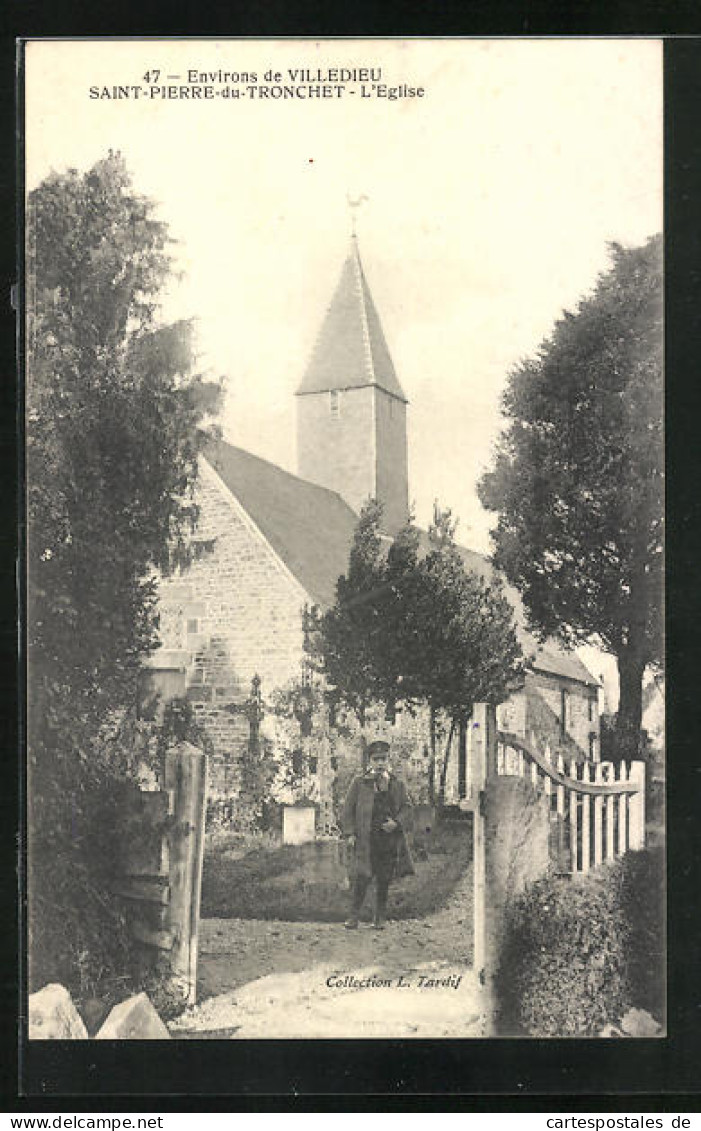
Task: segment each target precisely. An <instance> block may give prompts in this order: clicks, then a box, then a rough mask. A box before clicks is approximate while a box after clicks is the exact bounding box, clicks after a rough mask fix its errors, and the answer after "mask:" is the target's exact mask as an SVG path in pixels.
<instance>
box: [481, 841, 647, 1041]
mask: <svg viewBox="0 0 701 1131" xmlns="http://www.w3.org/2000/svg"><path fill="white" fill-rule="evenodd" d="M663 869H664V863H663V854H662V851H661V850H653V851H648V852H636V853H629V854H628V856H626V857H624V859H623V860H622V861H619V862H617V863H614V864H610V865H606V866H605V867H602V868H599V869H597V870H596V871H594V872H590V873H589V874H588V875H586V876H577V877H574V878H572V879H564V878H562V877H552V876H549V877H545V878H543V879H541V880H538V881H537V882H535V883H534V884H532V885H530V887H529V888H527V890H526V891H525V892H524V893H523V894H522V895H521V896H520V897H519V898H518V899H517V900H516V901H515V902H514V903H513V904H512V906H511V907H510V908H509V909H508V910H507V918H506V932H505V938H504V945H503V948H502V953H501V956H500V962H499V968H498V971H497V975H496V993H497V1003H498V1012H499V1026H500V1030H501V1031H502V1032H503V1033H504V1034H505V1035H529V1036H534V1037H587V1036H596V1035H598V1034H599V1033H600V1032H601V1029H602V1028H603V1026H604V1025H606V1024H607V1023H614V1024H615V1023H616V1022H617V1021H619V1020H620V1018H621V1016H622V1015H623V1013H624V1012H625V1011H626V1009H627V1008H629V1007H630V1006H636V1007H637V1008H642V1009H646V1010H648V1012H650V1013H652V1014H653V1016H655V1018H656V1019H657V1020H658V1021H661V1022H662V1021H663V1018H664V905H663V899H664V896H663V892H664V887H663V881H664V870H663Z"/></svg>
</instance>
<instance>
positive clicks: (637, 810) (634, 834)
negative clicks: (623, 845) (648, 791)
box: [628, 762, 645, 850]
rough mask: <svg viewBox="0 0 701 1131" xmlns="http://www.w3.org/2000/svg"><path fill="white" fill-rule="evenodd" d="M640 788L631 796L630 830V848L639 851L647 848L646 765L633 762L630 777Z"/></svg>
mask: <svg viewBox="0 0 701 1131" xmlns="http://www.w3.org/2000/svg"><path fill="white" fill-rule="evenodd" d="M628 780H629V781H631V782H635V784H636V785H637V787H638V791H637V793H634V794H633V795H632V796H631V799H630V802H629V805H630V825H629V828H628V847H629V848H631V849H634V850H635V849H639V848H644V847H645V763H644V762H631V764H630V777H629V779H628Z"/></svg>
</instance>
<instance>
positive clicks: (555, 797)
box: [496, 731, 645, 873]
mask: <svg viewBox="0 0 701 1131" xmlns="http://www.w3.org/2000/svg"><path fill="white" fill-rule="evenodd" d="M496 772H497V774H499V775H502V776H504V775H507V776H516V777H522V778H526V779H528V780H530V781H531V782H532V784H533V785H534V786H535V787H536V788H537V789H538V790H540V791H542V792H543V793H544V795H545V796H546V797H547V798H548V802H549V806H550V812H551V815H552V819H553V820H554V821H555V820H556V822H557V830H558V837H559V848H560V856H561V858H562V856H567V855H568V856H569V864H570V866H569V869H566V870H568V871H570V872H572V873H581V872H588V871H589V870H590V868H594V867H596V866H597V865H599V864H603V863H604V862H605V861H609V860H614V859H616V858H617V857H619V856H623V855H624V854H625V853H626V852H628V851H629V850H632V849H639V848H643V847H644V844H645V763H644V762H630V763H628V764H626V763H623V762H622V763H621V764H620V765H619V766H618V767H616V766H614V765H613V763H611V762H597V763H591V762H585V763H581V762H580V763H578V762H576V761H575V760H574V759H572V760H571V761H570V762H569V765H567V764H566V763H565V761H564V759H563V757H562V755H557V756H555V755H551V751H550V749H549V747H548V746H547V745H545V746H544V747H543V752H542V753H541V752H540V751H539V750H538V749H536V747H535V744H534V743H533V741H530V742H527V741H526V740H525V739H524V738H522V737H520V736H519V735H515V734H509V733H507V732H504V731H499V732H498V733H497V750H496ZM563 849H564V852H563Z"/></svg>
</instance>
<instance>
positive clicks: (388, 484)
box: [296, 233, 408, 533]
mask: <svg viewBox="0 0 701 1131" xmlns="http://www.w3.org/2000/svg"><path fill="white" fill-rule="evenodd" d="M296 395H297V397H298V401H297V437H298V471H299V474H300V475H301V476H303V477H304V478H306V479H310V480H312V482H314V483H319V484H320V485H321V486H324V487H330V488H331V489H332V490H334V491H338V493H339V494H340V495H341V496H342V497H343V498H344V499H345V500H346V502H348V503H349V505H350V506H352V507H353V509H354V510H360V507H361V506H362V504H363V503H364V502H365V501H366V499H368V498H371V497H372V498H377V499H378V500H379V501H380V502H381V503H382V504H383V507H384V519H385V523H384V524H385V528H386V530H387V531H388V532H390V533H393V532H394V531H395V530H397V529H398V528H399V527H400V526H401V525H402V524H403V523H404V522H405V521H406V518H407V515H408V474H407V441H406V405H407V403H408V402H407V398H406V396H405V394H404V391H403V389H402V387H401V385H400V383H399V380H398V378H397V374H396V372H395V368H394V365H393V362H392V358H391V356H390V352H389V348H388V346H387V341H386V339H385V335H384V332H383V329H382V324H381V322H380V318H379V315H378V313H377V309H376V307H375V303H374V302H373V298H372V294H371V292H370V288H369V286H368V282H367V278H366V276H365V272H364V270H363V265H362V262H361V259H360V253H359V250H358V240H357V236H356V235H355V233H354V234H353V236H352V237H351V246H350V250H349V253H348V256H347V258H346V260H345V262H344V264H343V268H342V270H341V277H340V279H339V282H338V285H337V287H336V290H335V292H334V294H333V297H332V299H331V302H330V304H329V307H328V309H327V311H326V315H325V317H324V320H323V322H322V325H321V330H320V332H319V335H318V337H317V340H316V343H315V346H314V349H313V351H312V355H311V358H310V360H309V364H308V365H307V369H306V371H305V373H304V376H303V378H302V382H301V384H300V386H299V388H298V389H297V394H296Z"/></svg>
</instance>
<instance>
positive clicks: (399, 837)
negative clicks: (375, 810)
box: [342, 774, 414, 876]
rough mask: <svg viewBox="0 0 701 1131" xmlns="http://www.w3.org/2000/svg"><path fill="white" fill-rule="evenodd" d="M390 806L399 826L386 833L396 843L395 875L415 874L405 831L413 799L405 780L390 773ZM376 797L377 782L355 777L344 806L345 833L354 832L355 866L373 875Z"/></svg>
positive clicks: (408, 824)
mask: <svg viewBox="0 0 701 1131" xmlns="http://www.w3.org/2000/svg"><path fill="white" fill-rule="evenodd" d="M388 794H389V810H390V813H391V815H392V818H393V819H394V820H395V821H396V822H397V825H398V826H399V827H398V828H397V829H396V830H395V831H394V832H393V833H388V834H386V835H387V836H391V837H392V838H393V841H394V844H395V846H396V853H397V859H396V864H395V869H394V874H395V876H411V875H413V874H414V864H413V861H412V859H411V853H410V851H409V845H408V843H407V838H406V833H407V830H408V829H409V828H410V822H411V802H410V800H409V794H408V793H407V790H406V786H405V785H404V782H401V781H400V780H399V778H395V777H394V775H393V774H390V778H389V786H388ZM374 797H375V783H374V781H373V779H372V778H370V777H357V778H355V779H354V780H353V782H352V784H351V787H350V789H349V790H348V796H347V797H346V803H345V805H344V808H343V820H342V824H343V831H344V833H345V834H346V836H351V835H352V836H355V838H356V841H355V860H354V867H353V870H354V871H355V873H356V874H357V875H359V876H370V875H371V874H372V869H371V866H370V823H371V821H372V806H373V801H374Z"/></svg>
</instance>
